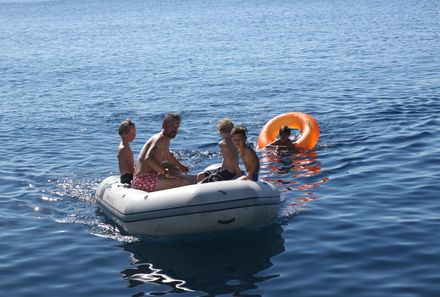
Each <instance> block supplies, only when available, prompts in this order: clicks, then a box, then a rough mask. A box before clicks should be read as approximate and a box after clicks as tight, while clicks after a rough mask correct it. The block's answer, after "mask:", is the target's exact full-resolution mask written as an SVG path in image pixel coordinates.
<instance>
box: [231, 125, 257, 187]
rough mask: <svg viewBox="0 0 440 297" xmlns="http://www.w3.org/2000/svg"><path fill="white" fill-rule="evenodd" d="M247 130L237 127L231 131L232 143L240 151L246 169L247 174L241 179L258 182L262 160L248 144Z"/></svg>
mask: <svg viewBox="0 0 440 297" xmlns="http://www.w3.org/2000/svg"><path fill="white" fill-rule="evenodd" d="M246 133H247V131H246V128H244V127H241V126H235V127H234V128H233V129H232V131H231V138H232V142H233V143H234V145H235V147H236V148H237V149H238V151H239V153H240V156H241V159H242V161H243V163H244V166H245V168H246V174H245V175H244V176H242V177H240V179H244V180H252V181H258V173H259V172H260V160H259V159H258V156H257V153H256V152H255V150H254V149H253V148H252V147H251V146H250V145H248V144H247V143H246V140H247V135H246Z"/></svg>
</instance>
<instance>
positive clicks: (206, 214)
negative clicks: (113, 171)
mask: <svg viewBox="0 0 440 297" xmlns="http://www.w3.org/2000/svg"><path fill="white" fill-rule="evenodd" d="M96 201H97V203H98V205H99V207H100V209H101V210H102V211H103V212H104V213H105V214H106V215H107V216H108V217H109V218H110V219H112V220H113V221H114V222H115V223H116V224H117V225H119V226H121V227H122V228H123V230H124V231H125V232H126V233H128V234H144V235H160V236H175V235H185V234H196V233H205V232H215V231H221V230H228V229H235V228H242V227H246V226H251V225H257V224H261V223H264V222H267V221H270V220H272V219H274V218H276V217H277V216H278V211H279V206H280V204H281V203H282V199H281V197H280V193H279V191H277V190H276V188H275V187H274V186H272V185H271V184H269V183H266V182H263V181H259V182H251V181H241V180H234V181H221V182H215V183H207V184H195V185H188V186H185V187H180V188H174V189H168V190H163V191H157V192H151V193H147V192H144V191H141V190H137V189H133V188H130V187H127V186H126V185H123V184H121V183H120V182H119V177H117V176H111V177H108V178H106V179H105V180H104V181H102V182H101V184H100V185H99V186H98V188H97V191H96Z"/></svg>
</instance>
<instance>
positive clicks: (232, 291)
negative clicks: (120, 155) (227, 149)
mask: <svg viewBox="0 0 440 297" xmlns="http://www.w3.org/2000/svg"><path fill="white" fill-rule="evenodd" d="M439 12H440V2H438V1H437V0H417V1H416V0H408V1H401V0H389V1H379V0H356V1H355V0H284V1H283V0H270V1H269V0H249V1H243V0H224V1H214V0H203V1H202V0H163V1H156V0H106V1H104V0H87V1H86V0H60V1H38V0H17V1H15V0H0V294H1V295H2V296H15V297H21V296H64V297H70V296H94V297H95V296H96V297H99V296H106V297H108V296H137V297H139V296H162V295H165V296H179V297H183V296H185V297H186V296H264V297H279V296H307V297H310V296H313V297H315V296H367V297H369V296H372V297H373V296H374V297H379V296H380V297H382V296H383V297H389V296H393V297H394V296H399V297H416V296H417V297H419V296H420V297H428V296H429V297H431V296H432V297H436V296H440V235H439V234H440V200H439V199H440V198H439V197H440V195H439V193H440V118H439V115H440V72H439V69H440V58H439V57H440V46H439V45H440V35H439V32H440V17H439ZM169 111H177V112H180V113H181V115H182V118H183V122H182V125H181V130H180V131H179V134H178V136H177V137H176V138H175V139H174V140H173V142H172V150H173V151H174V152H175V153H176V155H177V156H178V158H179V159H180V160H181V161H182V163H184V164H188V165H189V166H190V167H191V171H192V172H193V173H196V172H197V171H199V170H201V169H203V168H205V167H206V166H208V165H210V164H212V163H217V162H219V161H220V159H221V156H220V155H219V152H218V147H217V142H218V140H219V139H218V135H217V133H216V123H217V121H218V119H220V118H222V117H229V118H231V119H233V120H234V121H235V122H236V123H242V124H244V125H246V126H247V128H248V130H249V142H250V143H251V144H253V145H255V144H256V141H257V137H258V133H259V131H260V129H261V127H262V126H263V125H264V124H265V123H266V122H267V121H268V120H270V119H271V118H272V117H274V116H276V115H278V114H281V113H284V112H290V111H301V112H306V113H309V114H311V115H312V116H313V117H315V118H316V119H317V121H318V122H319V124H320V127H321V137H320V139H319V143H318V145H317V147H316V148H315V149H314V150H313V151H311V152H307V153H293V154H287V155H273V154H263V153H261V152H260V153H259V157H260V159H261V164H262V170H261V174H260V177H261V178H262V179H264V180H267V181H269V182H271V183H273V184H274V185H275V186H276V187H277V188H278V189H279V190H280V191H282V195H283V196H284V197H285V198H286V203H285V204H284V205H283V206H282V208H281V209H280V214H279V219H278V220H277V221H276V222H273V223H272V224H268V225H265V226H258V227H254V228H250V229H245V230H237V231H232V232H226V233H219V234H209V235H197V236H191V237H181V238H171V239H163V238H138V237H133V236H129V235H124V234H121V233H120V231H119V230H118V228H117V227H115V226H114V225H112V224H111V223H110V222H109V221H108V220H107V219H106V218H105V217H104V216H103V215H102V214H101V213H100V212H99V211H98V209H97V205H96V202H95V198H94V193H95V189H96V187H97V185H98V184H99V182H100V181H101V180H102V179H104V178H105V177H107V176H109V175H115V174H117V173H118V167H117V160H116V149H117V145H118V142H119V138H118V135H117V126H118V124H119V122H120V121H122V120H124V119H126V118H127V117H130V118H132V119H133V121H134V122H135V123H136V125H137V132H138V133H137V134H138V136H137V139H136V140H135V142H134V143H133V145H132V147H133V150H134V152H135V157H137V153H138V152H139V150H140V148H141V147H142V145H143V143H144V142H145V141H146V140H147V139H148V138H149V137H150V136H151V135H152V134H153V133H155V132H157V131H159V130H160V126H161V119H162V116H163V114H164V113H166V112H169Z"/></svg>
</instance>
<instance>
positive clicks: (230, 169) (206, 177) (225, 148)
mask: <svg viewBox="0 0 440 297" xmlns="http://www.w3.org/2000/svg"><path fill="white" fill-rule="evenodd" d="M233 128H234V123H233V122H232V121H231V120H230V119H226V118H224V119H221V120H220V121H219V122H218V124H217V129H218V133H219V134H220V136H221V137H222V140H221V141H220V142H219V143H218V146H219V147H220V151H221V153H222V156H223V162H222V166H221V167H220V168H217V169H214V170H207V171H204V172H200V173H199V174H197V181H198V182H201V183H208V182H215V181H221V180H231V179H235V178H237V177H239V176H241V175H242V174H241V170H240V167H239V166H238V151H237V148H236V147H235V146H234V144H233V143H232V139H231V131H232V129H233Z"/></svg>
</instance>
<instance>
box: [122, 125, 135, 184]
mask: <svg viewBox="0 0 440 297" xmlns="http://www.w3.org/2000/svg"><path fill="white" fill-rule="evenodd" d="M119 135H120V136H121V142H120V143H119V146H118V163H119V172H120V174H121V183H123V184H130V183H131V180H132V179H133V173H134V160H133V152H132V150H131V148H130V142H132V141H133V140H134V139H135V138H136V126H135V124H134V123H133V122H132V121H131V120H130V119H127V120H125V121H123V122H121V124H120V125H119Z"/></svg>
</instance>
